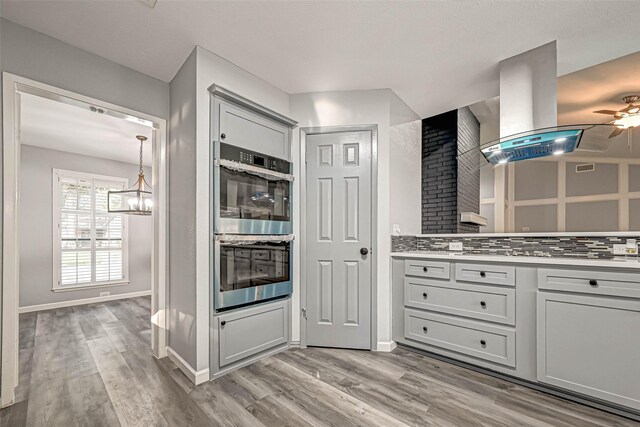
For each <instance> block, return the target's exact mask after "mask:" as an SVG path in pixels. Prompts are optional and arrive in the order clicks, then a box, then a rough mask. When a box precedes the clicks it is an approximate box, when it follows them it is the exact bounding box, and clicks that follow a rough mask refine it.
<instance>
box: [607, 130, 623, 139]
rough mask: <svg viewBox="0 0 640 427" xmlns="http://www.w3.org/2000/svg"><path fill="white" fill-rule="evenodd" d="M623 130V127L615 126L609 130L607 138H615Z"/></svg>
mask: <svg viewBox="0 0 640 427" xmlns="http://www.w3.org/2000/svg"><path fill="white" fill-rule="evenodd" d="M623 131H624V129H623V128H616V129H614V130H613V132H611V135H609V138H615V137H616V136H618V135H620V134H621V133H622V132H623Z"/></svg>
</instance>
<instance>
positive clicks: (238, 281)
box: [213, 235, 293, 311]
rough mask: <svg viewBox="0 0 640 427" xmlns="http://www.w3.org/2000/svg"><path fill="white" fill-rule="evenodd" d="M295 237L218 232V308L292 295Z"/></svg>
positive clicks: (215, 244) (216, 290)
mask: <svg viewBox="0 0 640 427" xmlns="http://www.w3.org/2000/svg"><path fill="white" fill-rule="evenodd" d="M292 245H293V236H291V235H286V236H273V235H272V236H267V235H259V236H249V235H217V236H215V243H214V257H215V261H214V265H217V266H218V268H217V269H216V270H215V271H214V272H213V274H214V291H215V294H214V304H215V309H216V311H221V310H225V309H228V308H232V307H238V306H243V305H247V304H251V303H255V302H258V301H264V300H268V299H272V298H277V297H281V296H285V295H289V294H291V292H292V288H293V285H292V279H291V263H292V253H293V251H292Z"/></svg>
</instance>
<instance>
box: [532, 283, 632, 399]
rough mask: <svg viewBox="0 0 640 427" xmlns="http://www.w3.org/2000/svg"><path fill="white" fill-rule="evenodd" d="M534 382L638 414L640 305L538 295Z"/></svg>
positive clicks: (602, 298)
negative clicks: (535, 375)
mask: <svg viewBox="0 0 640 427" xmlns="http://www.w3.org/2000/svg"><path fill="white" fill-rule="evenodd" d="M537 323H538V324H537V333H538V341H537V343H538V345H537V361H538V369H537V376H538V380H539V381H541V382H543V383H547V384H551V385H553V386H556V387H561V388H565V389H568V390H572V391H575V392H578V393H582V394H586V395H588V396H593V397H596V398H599V399H603V400H606V401H609V402H613V403H617V404H619V405H624V406H628V407H631V408H634V409H636V410H640V386H639V384H640V363H638V361H639V360H640V359H639V358H638V354H640V334H638V331H639V330H640V301H638V300H633V299H627V300H625V299H621V298H611V297H599V296H594V295H575V294H561V293H553V292H538V321H537Z"/></svg>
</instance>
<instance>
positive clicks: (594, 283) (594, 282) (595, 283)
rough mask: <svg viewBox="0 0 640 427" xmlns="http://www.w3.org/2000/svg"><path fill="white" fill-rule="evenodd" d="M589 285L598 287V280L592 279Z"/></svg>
mask: <svg viewBox="0 0 640 427" xmlns="http://www.w3.org/2000/svg"><path fill="white" fill-rule="evenodd" d="M589 284H590V285H591V286H598V281H597V280H596V279H591V280H589Z"/></svg>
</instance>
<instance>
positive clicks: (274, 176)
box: [215, 159, 294, 182]
mask: <svg viewBox="0 0 640 427" xmlns="http://www.w3.org/2000/svg"><path fill="white" fill-rule="evenodd" d="M215 165H216V166H220V167H223V168H225V169H229V170H232V171H237V172H246V173H248V174H251V175H256V176H259V177H260V178H264V179H268V180H270V181H290V182H291V181H293V180H294V176H293V175H291V174H288V173H281V172H276V171H272V170H269V169H264V168H259V167H257V166H253V165H246V164H244V163H240V162H235V161H233V160H227V159H217V160H216V162H215Z"/></svg>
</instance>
